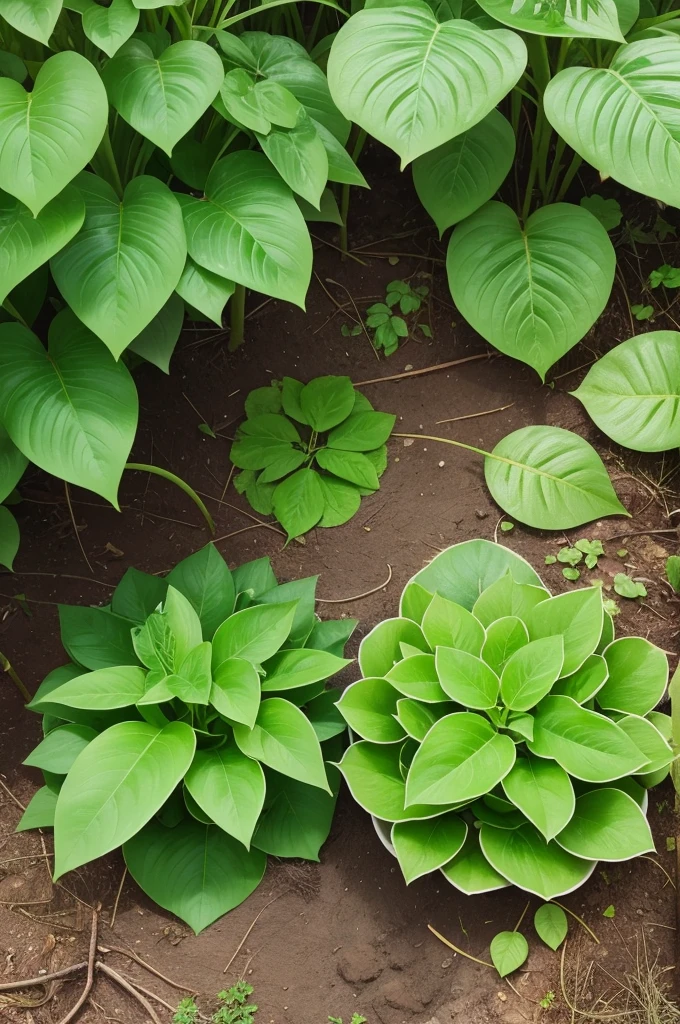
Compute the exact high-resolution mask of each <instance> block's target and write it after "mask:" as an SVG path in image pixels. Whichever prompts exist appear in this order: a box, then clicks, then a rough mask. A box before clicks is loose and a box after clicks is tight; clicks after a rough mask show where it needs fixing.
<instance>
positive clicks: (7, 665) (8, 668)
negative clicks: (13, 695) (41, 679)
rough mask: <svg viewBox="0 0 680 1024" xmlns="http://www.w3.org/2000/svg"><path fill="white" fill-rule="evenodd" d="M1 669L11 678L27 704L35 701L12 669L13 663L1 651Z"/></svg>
mask: <svg viewBox="0 0 680 1024" xmlns="http://www.w3.org/2000/svg"><path fill="white" fill-rule="evenodd" d="M0 668H1V669H2V671H3V672H6V673H7V675H8V676H9V677H10V679H11V680H12V682H13V683H14V685H15V686H16V688H17V690H18V691H19V693H20V694H21V696H22V697H23V698H24V700H25V701H26V703H27V704H29V703H30V702H31V701H32V700H33V698H32V697H31V695H30V693H29V692H28V690H27V689H26V687H25V686H24V684H23V683H22V681H21V679H20V678H19V676H18V675H17V673H16V672H15V670H14V668H13V667H12V663H11V662H10V661H9V659H8V658H6V657H5V655H4V654H3V653H2V651H0Z"/></svg>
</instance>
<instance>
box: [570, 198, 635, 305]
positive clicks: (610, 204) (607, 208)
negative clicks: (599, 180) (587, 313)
mask: <svg viewBox="0 0 680 1024" xmlns="http://www.w3.org/2000/svg"><path fill="white" fill-rule="evenodd" d="M579 206H582V207H583V209H584V210H587V211H588V212H589V213H592V215H593V217H597V219H598V220H599V222H600V224H601V225H602V227H603V228H604V229H605V231H613V230H614V228H618V226H619V224H620V223H621V221H622V219H623V213H622V211H621V206H620V204H619V201H618V200H617V199H603V197H602V196H600V195H592V196H583V198H582V199H581V201H580V203H579ZM632 308H633V307H632V306H631V310H632ZM650 311H651V312H653V311H654V308H653V307H650Z"/></svg>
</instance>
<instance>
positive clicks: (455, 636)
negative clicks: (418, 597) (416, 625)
mask: <svg viewBox="0 0 680 1024" xmlns="http://www.w3.org/2000/svg"><path fill="white" fill-rule="evenodd" d="M422 628H423V633H424V634H425V639H426V640H427V642H428V644H429V645H430V647H432V648H435V647H454V648H455V649H456V650H459V651H466V652H467V653H468V654H473V655H475V656H477V655H479V653H480V652H481V650H482V644H483V643H484V627H483V626H482V625H481V624H480V622H479V621H478V619H476V618H475V617H474V615H472V614H471V613H470V612H469V611H468V610H467V608H463V606H462V605H460V604H455V603H454V602H453V601H449V600H447V599H446V598H445V597H440V595H439V594H435V595H434V597H433V598H432V600H431V601H430V604H429V605H428V607H427V611H426V612H425V615H424V616H423V626H422Z"/></svg>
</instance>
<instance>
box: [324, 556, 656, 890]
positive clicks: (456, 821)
mask: <svg viewBox="0 0 680 1024" xmlns="http://www.w3.org/2000/svg"><path fill="white" fill-rule="evenodd" d="M359 665H360V669H361V673H362V677H363V678H362V679H361V680H359V681H358V682H356V683H354V684H353V685H351V686H350V687H349V688H348V689H347V690H345V692H344V693H343V695H342V698H341V699H340V701H339V702H338V709H339V710H340V712H341V713H342V715H343V716H344V718H345V719H346V721H347V723H348V725H349V726H350V729H351V731H352V734H353V737H354V742H353V743H352V745H351V746H350V747H349V748H348V749H347V751H346V752H345V754H344V756H343V758H342V761H341V762H340V765H339V767H340V770H341V771H342V773H343V775H344V777H345V779H346V781H347V784H348V786H349V788H350V790H351V792H352V794H353V796H354V798H355V799H356V800H357V802H358V803H359V804H360V805H361V806H362V807H363V808H364V809H365V810H367V811H368V812H369V813H370V814H371V815H372V816H373V818H374V820H375V823H376V827H377V828H378V830H379V833H380V834H381V836H382V837H383V839H384V842H385V844H386V845H387V846H388V847H389V848H390V849H391V850H392V851H393V852H394V853H395V855H396V857H397V859H398V861H399V864H400V867H401V869H402V872H403V874H404V878H405V879H406V882H407V883H410V882H412V881H414V880H415V879H416V878H420V877H421V876H423V875H425V874H428V873H430V872H433V871H441V872H442V873H443V875H444V877H445V878H446V879H447V880H448V881H449V882H450V883H451V884H452V885H454V886H455V887H456V888H458V889H460V890H461V891H462V892H465V893H479V892H489V891H492V890H495V889H500V888H503V887H504V886H507V885H509V884H513V885H516V886H518V887H519V888H521V889H524V890H526V891H528V892H531V893H534V894H536V895H538V896H541V897H542V898H543V899H545V900H551V899H553V898H554V897H556V896H559V895H560V894H562V893H567V892H571V891H572V890H573V889H576V888H578V886H580V885H581V884H582V883H583V882H585V881H586V880H587V879H588V878H589V877H590V875H591V874H592V872H593V870H594V869H595V866H596V864H597V862H598V861H600V860H602V861H624V860H628V859H629V858H632V857H636V856H638V855H640V854H644V853H646V852H649V851H651V850H653V849H654V843H653V839H652V835H651V832H650V829H649V825H648V823H647V819H646V815H645V811H646V807H647V790H648V789H649V788H650V787H651V786H654V785H656V784H657V783H658V782H660V781H661V780H662V779H664V778H665V777H666V775H667V774H668V772H669V770H670V766H671V764H672V762H673V761H674V758H675V753H674V749H673V747H672V745H671V720H670V717H669V716H668V715H666V714H663V713H661V712H659V711H657V710H655V709H656V707H657V705H658V704H659V702H660V701H661V699H662V698H663V696H664V694H665V692H666V687H667V683H668V662H667V658H666V655H665V654H664V652H663V651H662V650H660V649H659V648H657V647H655V646H654V645H653V644H651V643H650V642H649V641H648V640H645V639H643V638H641V637H623V638H620V639H615V635H614V624H613V620H612V618H611V616H610V615H609V614H607V613H606V612H605V611H604V608H603V604H602V593H601V589H600V588H599V587H587V588H583V589H580V590H574V591H570V592H568V593H565V594H560V595H558V596H556V597H553V596H551V595H550V594H549V592H548V591H547V590H546V589H545V587H544V586H543V584H542V582H541V580H540V579H539V577H538V576H537V574H536V573H535V572H534V570H533V569H532V568H531V566H530V565H529V564H528V563H527V562H525V561H524V560H523V559H521V558H520V557H519V556H517V555H515V554H514V553H512V552H511V551H509V550H507V549H504V548H502V547H499V546H497V545H494V544H492V543H490V542H488V541H483V540H476V541H467V542H464V543H462V544H457V545H454V546H453V547H451V548H449V549H447V550H446V551H444V552H442V553H441V554H440V555H438V556H437V557H436V558H435V559H434V560H433V561H432V562H431V563H430V565H429V566H427V567H426V568H425V569H423V570H422V571H421V572H419V573H417V574H416V576H415V577H413V579H412V580H411V581H410V582H409V583H408V584H407V586H406V588H405V590H404V592H403V594H402V597H401V602H400V607H399V616H398V617H397V618H393V619H386V620H385V621H384V622H381V623H380V624H379V625H377V626H376V627H375V629H373V630H372V632H371V633H369V634H368V636H367V637H365V639H364V640H363V641H362V644H361V647H360V651H359Z"/></svg>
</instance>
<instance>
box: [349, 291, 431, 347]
mask: <svg viewBox="0 0 680 1024" xmlns="http://www.w3.org/2000/svg"><path fill="white" fill-rule="evenodd" d="M429 293H430V289H429V288H428V286H427V285H425V284H419V285H416V286H415V288H414V287H413V286H412V285H411V284H410V282H409V281H390V283H389V284H388V285H387V290H386V292H385V301H384V302H374V303H373V305H372V306H369V307H368V309H367V310H366V323H365V327H362V325H361V324H357V323H355V324H353V325H352V326H351V327H350V326H349V324H343V325H342V327H341V329H340V330H341V333H342V335H343V337H345V338H356V337H357V336H358V335H359V334H361V333H362V332H363V330H364V329H368V330H372V331H373V338H372V342H373V347H374V348H375V349H376V351H379V350H380V349H382V350H383V351H384V353H385V355H386V356H391V355H393V354H394V353H395V352H396V351H397V349H398V347H399V343H400V342H402V341H404V339H405V338H408V336H409V333H410V328H409V323H408V321H407V319H406V318H409V319H410V320H411V321H416V322H415V323H413V325H412V326H413V327H414V328H415V329H416V330H419V331H420V332H421V333H422V334H423V336H424V337H426V338H431V337H432V329H431V328H430V326H429V325H428V324H424V323H418V322H417V320H418V318H417V317H416V315H415V314H417V313H419V312H420V309H421V307H422V305H423V302H425V301H426V299H427V296H428V295H429Z"/></svg>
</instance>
